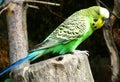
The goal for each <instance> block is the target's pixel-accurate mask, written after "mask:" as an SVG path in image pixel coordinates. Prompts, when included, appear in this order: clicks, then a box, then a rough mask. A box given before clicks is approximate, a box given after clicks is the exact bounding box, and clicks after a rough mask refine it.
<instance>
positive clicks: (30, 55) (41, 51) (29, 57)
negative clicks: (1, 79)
mask: <svg viewBox="0 0 120 82" xmlns="http://www.w3.org/2000/svg"><path fill="white" fill-rule="evenodd" d="M44 51H45V50H40V51H39V50H38V51H35V52H32V53H30V54H28V55H27V56H26V57H24V58H22V59H20V60H18V61H16V62H15V63H13V64H11V65H10V66H8V67H7V68H6V69H4V70H3V71H1V72H0V76H1V75H3V74H4V73H6V72H9V71H10V70H12V69H14V68H15V67H16V66H18V65H20V64H22V63H24V62H26V61H27V60H31V59H34V58H36V56H37V55H38V54H39V57H40V56H42V55H43V53H44Z"/></svg>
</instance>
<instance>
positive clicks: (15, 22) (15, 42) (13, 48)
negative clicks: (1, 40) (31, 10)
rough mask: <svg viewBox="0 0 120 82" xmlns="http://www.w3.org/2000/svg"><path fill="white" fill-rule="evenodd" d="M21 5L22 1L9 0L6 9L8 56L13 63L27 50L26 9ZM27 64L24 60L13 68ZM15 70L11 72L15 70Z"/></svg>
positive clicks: (25, 53) (19, 67)
mask: <svg viewBox="0 0 120 82" xmlns="http://www.w3.org/2000/svg"><path fill="white" fill-rule="evenodd" d="M8 1H9V0H8ZM18 2H19V0H18ZM22 5H23V4H22V3H13V2H10V3H9V4H8V9H7V23H8V36H9V46H10V53H9V56H10V62H11V63H14V62H16V61H17V60H19V59H21V58H23V57H25V55H27V51H28V43H27V31H26V16H24V15H25V13H26V11H25V8H23V6H22ZM28 65H29V63H28V62H25V63H23V64H21V65H20V66H18V67H17V68H15V70H18V69H21V68H23V67H25V66H28ZM15 70H14V71H13V73H15V72H17V71H15Z"/></svg>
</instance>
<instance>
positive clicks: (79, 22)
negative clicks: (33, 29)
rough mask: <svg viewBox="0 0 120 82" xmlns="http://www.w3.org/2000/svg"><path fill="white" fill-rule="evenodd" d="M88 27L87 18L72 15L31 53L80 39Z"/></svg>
mask: <svg viewBox="0 0 120 82" xmlns="http://www.w3.org/2000/svg"><path fill="white" fill-rule="evenodd" d="M89 27H90V23H89V21H88V18H87V17H84V16H79V15H76V14H73V15H72V16H70V17H69V18H68V19H66V20H65V21H64V22H63V23H62V24H61V25H59V26H58V28H56V29H55V30H54V31H53V32H52V33H51V34H50V35H49V36H48V37H47V38H46V39H45V40H44V41H43V42H42V43H40V44H38V45H37V46H35V47H34V48H33V49H32V50H30V52H31V51H35V50H40V49H45V48H50V47H53V46H56V45H58V44H65V43H67V42H69V41H71V40H74V39H78V38H80V37H81V36H82V35H83V34H84V33H85V32H86V30H87V29H88V28H89Z"/></svg>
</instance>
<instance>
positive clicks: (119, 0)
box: [103, 0, 120, 82]
mask: <svg viewBox="0 0 120 82" xmlns="http://www.w3.org/2000/svg"><path fill="white" fill-rule="evenodd" d="M119 5H120V0H114V9H113V12H112V13H114V14H115V15H116V16H120V13H119V12H120V8H119ZM110 20H111V22H110V21H108V22H107V23H106V25H105V27H104V28H103V34H104V38H105V41H106V44H107V47H108V49H109V51H110V57H111V66H112V82H117V81H118V74H119V69H120V67H119V64H120V63H119V56H118V50H117V48H116V45H115V42H114V39H113V35H112V27H113V24H114V22H115V20H116V17H115V16H114V15H112V16H111V17H110Z"/></svg>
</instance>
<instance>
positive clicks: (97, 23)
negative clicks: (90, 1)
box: [92, 7, 109, 30]
mask: <svg viewBox="0 0 120 82" xmlns="http://www.w3.org/2000/svg"><path fill="white" fill-rule="evenodd" d="M108 18H109V11H108V10H107V9H106V8H103V7H98V12H97V16H93V18H92V25H93V26H92V27H93V28H94V29H95V30H96V29H99V28H101V27H102V26H103V24H104V23H105V21H106V20H107V19H108Z"/></svg>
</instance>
